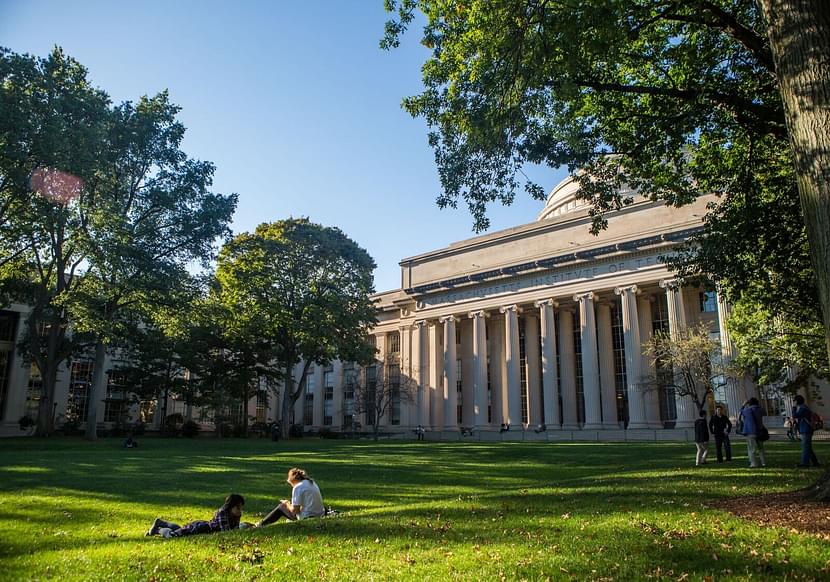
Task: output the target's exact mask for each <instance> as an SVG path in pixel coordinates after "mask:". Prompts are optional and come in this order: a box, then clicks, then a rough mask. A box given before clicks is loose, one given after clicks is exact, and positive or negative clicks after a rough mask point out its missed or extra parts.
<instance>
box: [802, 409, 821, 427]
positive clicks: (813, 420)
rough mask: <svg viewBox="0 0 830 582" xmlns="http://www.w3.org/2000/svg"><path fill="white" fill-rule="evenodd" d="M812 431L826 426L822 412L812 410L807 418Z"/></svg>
mask: <svg viewBox="0 0 830 582" xmlns="http://www.w3.org/2000/svg"><path fill="white" fill-rule="evenodd" d="M805 420H806V421H807V424H808V425H809V427H810V430H811V431H816V430H821V429H823V428H824V419H823V418H822V417H821V415H820V414H817V413H815V412H813V411H812V410H811V411H810V418H808V419H805Z"/></svg>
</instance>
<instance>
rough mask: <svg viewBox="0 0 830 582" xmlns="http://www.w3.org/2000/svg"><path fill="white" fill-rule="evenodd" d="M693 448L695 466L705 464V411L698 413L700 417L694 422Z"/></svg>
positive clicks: (706, 431) (707, 438) (706, 446)
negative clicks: (695, 453) (695, 449)
mask: <svg viewBox="0 0 830 582" xmlns="http://www.w3.org/2000/svg"><path fill="white" fill-rule="evenodd" d="M695 447H696V448H697V456H696V457H695V466H696V467H699V466H700V465H705V464H706V455H708V454H709V428H708V427H707V426H706V411H705V410H701V411H700V417H699V418H698V419H697V420H696V421H695Z"/></svg>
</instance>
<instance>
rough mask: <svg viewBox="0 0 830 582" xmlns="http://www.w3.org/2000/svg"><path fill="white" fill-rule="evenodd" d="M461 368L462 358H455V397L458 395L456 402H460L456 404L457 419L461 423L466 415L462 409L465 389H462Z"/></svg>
mask: <svg viewBox="0 0 830 582" xmlns="http://www.w3.org/2000/svg"><path fill="white" fill-rule="evenodd" d="M461 370H462V367H461V358H458V359H457V360H455V397H456V402H457V404H458V405H457V406H456V412H455V421H456V422H457V423H458V424H461V423H463V422H464V415H463V412H462V410H463V406H462V404H463V402H462V400H463V391H462V384H463V379H462V378H461Z"/></svg>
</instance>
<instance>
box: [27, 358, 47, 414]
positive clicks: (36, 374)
mask: <svg viewBox="0 0 830 582" xmlns="http://www.w3.org/2000/svg"><path fill="white" fill-rule="evenodd" d="M42 395H43V376H41V374H40V368H38V367H37V364H34V363H33V364H32V366H31V369H30V371H29V386H28V387H27V389H26V416H28V417H29V418H31V419H32V420H36V419H37V417H38V410H39V409H40V397H41V396H42Z"/></svg>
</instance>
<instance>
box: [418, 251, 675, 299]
mask: <svg viewBox="0 0 830 582" xmlns="http://www.w3.org/2000/svg"><path fill="white" fill-rule="evenodd" d="M658 264H661V263H660V260H659V258H658V255H651V256H645V257H636V258H628V259H620V258H617V259H608V260H605V261H597V262H594V263H591V264H590V265H587V264H586V265H583V266H572V267H565V268H562V269H555V270H552V271H547V272H541V273H534V274H531V275H525V276H522V277H516V278H514V279H510V280H505V281H504V282H497V283H493V284H492V285H486V286H483V287H474V288H467V289H458V290H456V291H452V290H451V291H444V292H441V293H436V294H434V295H427V296H424V297H421V298H420V300H419V301H418V302H417V309H424V308H425V307H435V306H436V305H443V304H451V303H458V302H460V301H467V300H470V299H484V298H486V297H493V296H498V295H505V294H509V293H517V292H519V291H530V290H533V289H536V288H544V287H554V286H556V285H562V284H564V283H572V282H576V281H589V280H591V279H594V278H596V277H603V276H607V275H615V274H621V273H630V272H633V271H636V270H638V269H645V268H649V267H654V266H656V265H658Z"/></svg>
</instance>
